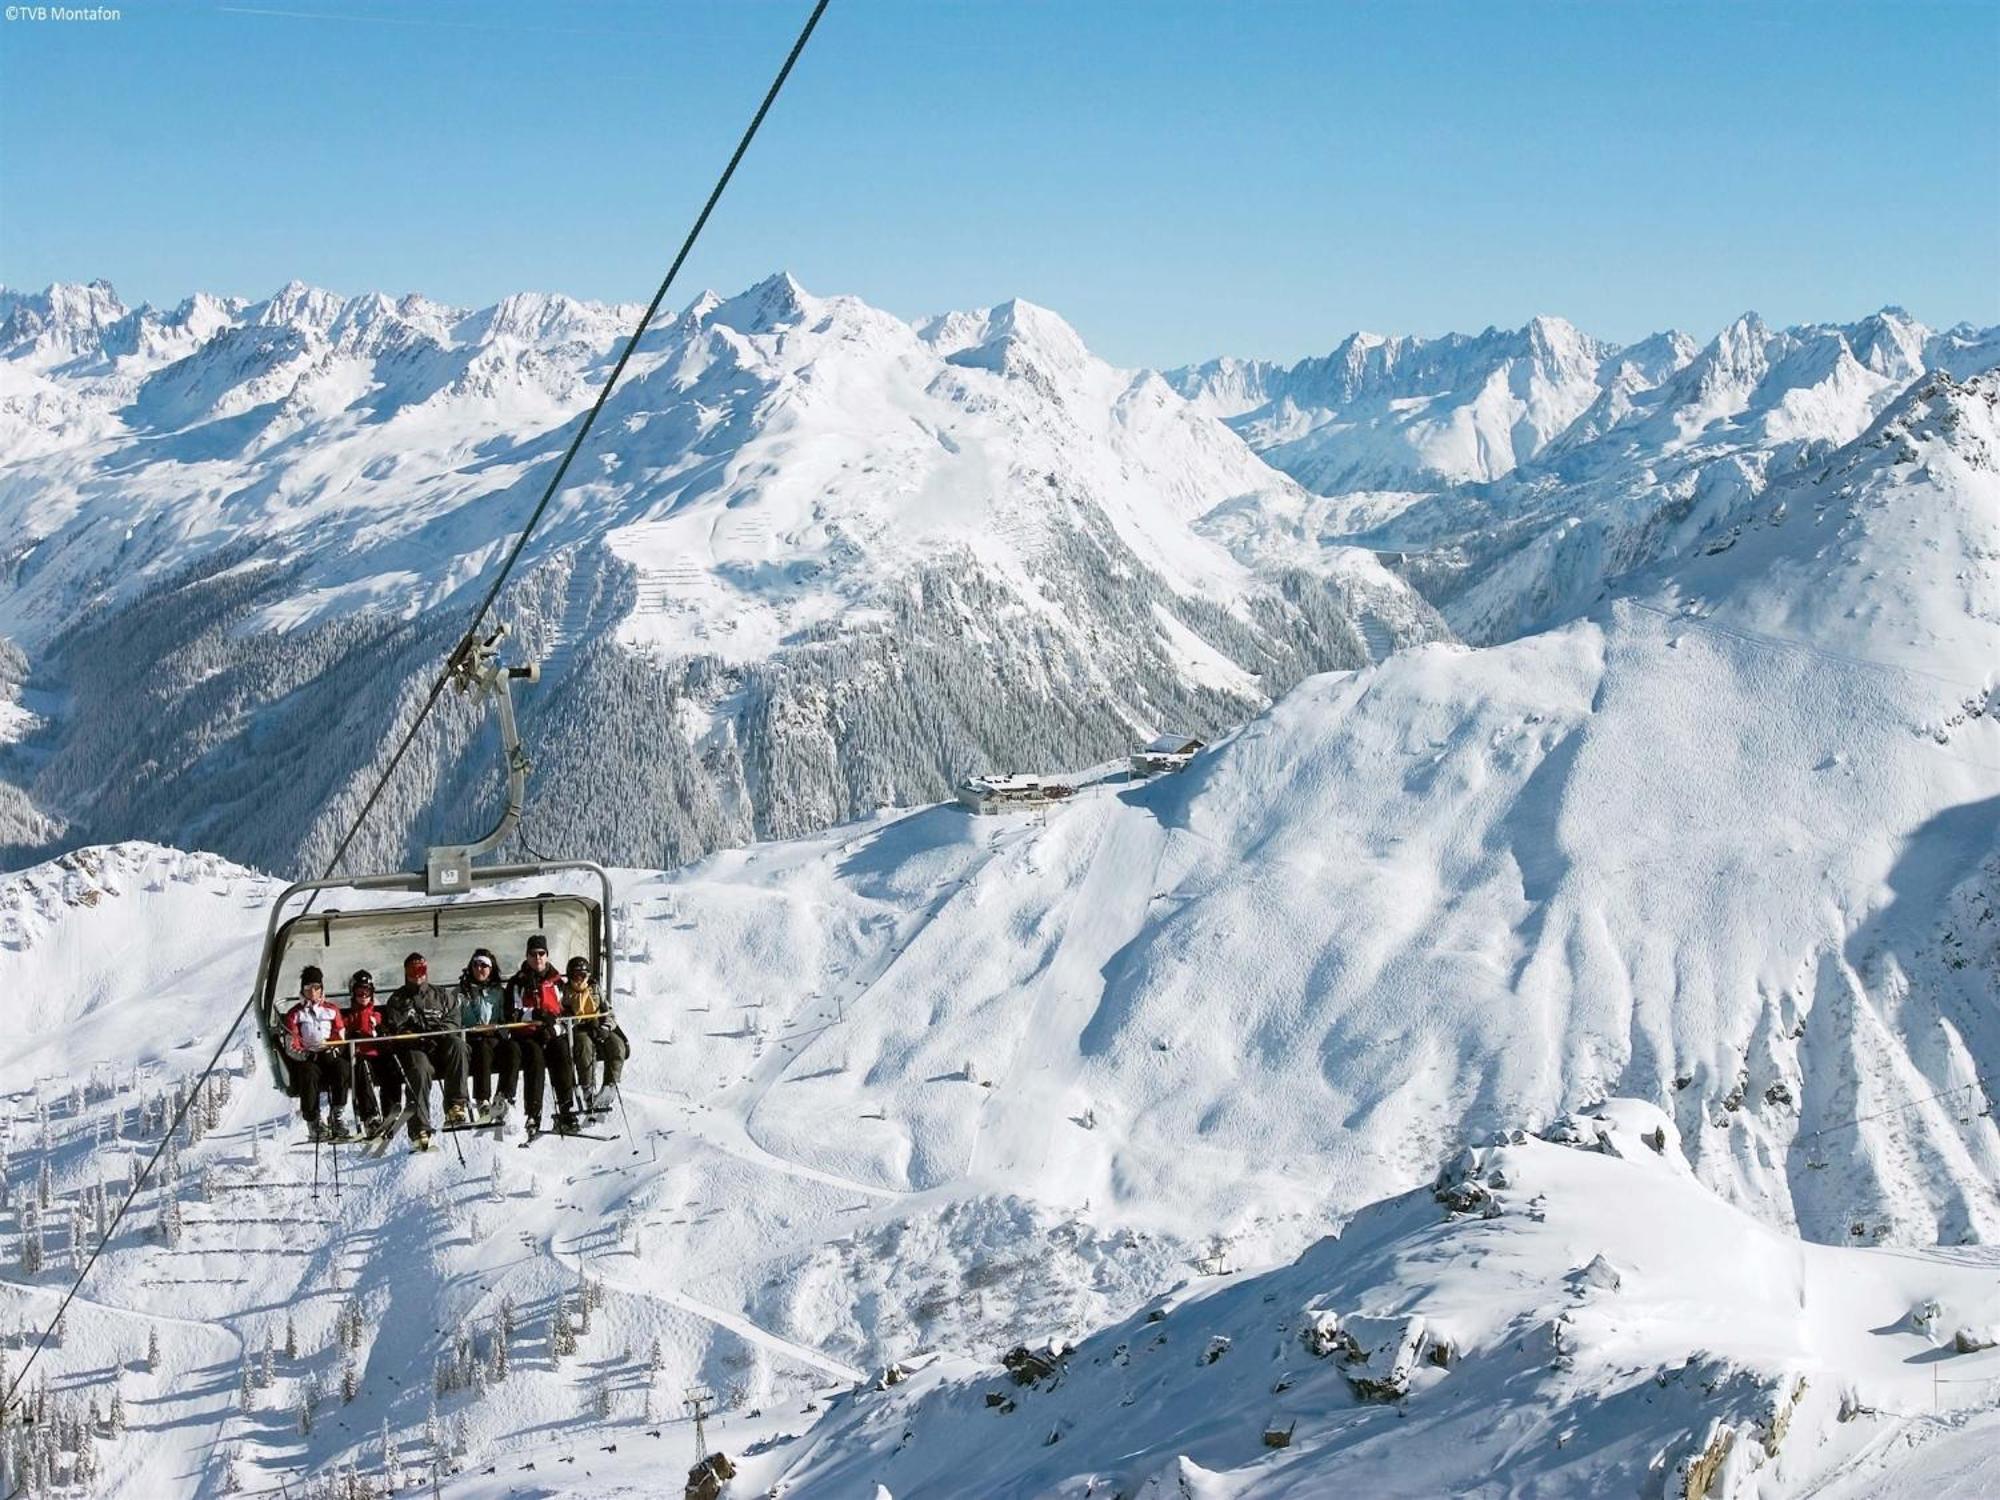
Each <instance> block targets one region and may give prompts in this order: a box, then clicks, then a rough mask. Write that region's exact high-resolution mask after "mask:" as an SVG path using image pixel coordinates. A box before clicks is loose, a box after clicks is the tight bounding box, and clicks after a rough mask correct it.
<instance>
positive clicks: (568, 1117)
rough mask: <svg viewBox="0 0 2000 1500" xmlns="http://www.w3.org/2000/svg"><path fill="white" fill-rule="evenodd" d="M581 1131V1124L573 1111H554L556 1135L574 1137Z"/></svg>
mask: <svg viewBox="0 0 2000 1500" xmlns="http://www.w3.org/2000/svg"><path fill="white" fill-rule="evenodd" d="M582 1129H583V1122H582V1121H581V1120H579V1119H577V1117H576V1111H575V1110H573V1109H559V1110H557V1111H556V1134H557V1135H575V1134H577V1133H578V1132H579V1131H581V1130H582Z"/></svg>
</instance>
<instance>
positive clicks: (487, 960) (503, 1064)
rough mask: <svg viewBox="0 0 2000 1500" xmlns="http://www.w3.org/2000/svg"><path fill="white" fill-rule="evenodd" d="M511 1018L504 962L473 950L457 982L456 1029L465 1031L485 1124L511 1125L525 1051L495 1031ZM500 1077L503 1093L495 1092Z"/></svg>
mask: <svg viewBox="0 0 2000 1500" xmlns="http://www.w3.org/2000/svg"><path fill="white" fill-rule="evenodd" d="M512 1019H513V1018H512V1017H511V1016H509V1015H508V1014H507V987H506V986H505V985H504V984H502V983H501V982H500V961H499V960H498V959H496V958H495V957H494V956H493V953H492V950H491V949H487V948H475V949H474V950H473V952H472V959H471V961H470V962H469V963H467V964H466V966H465V972H464V973H463V974H461V975H460V976H459V979H458V1024H459V1025H460V1026H462V1027H464V1028H465V1047H466V1056H467V1059H468V1062H469V1063H470V1066H471V1069H472V1098H473V1102H474V1104H476V1105H477V1107H478V1115H479V1119H480V1121H481V1123H482V1124H491V1125H498V1126H501V1127H502V1128H503V1129H504V1128H505V1126H506V1123H507V1111H508V1110H509V1109H511V1108H513V1105H514V1089H515V1086H516V1082H517V1080H518V1079H519V1077H520V1073H521V1048H520V1044H519V1043H518V1042H516V1041H515V1039H514V1033H513V1032H511V1031H496V1030H494V1029H493V1028H494V1027H497V1026H499V1025H500V1024H502V1023H503V1022H506V1021H509V1020H512ZM496 1072H497V1073H498V1074H499V1075H500V1076H499V1088H498V1089H497V1091H496V1090H495V1088H494V1076H493V1075H494V1074H495V1073H496Z"/></svg>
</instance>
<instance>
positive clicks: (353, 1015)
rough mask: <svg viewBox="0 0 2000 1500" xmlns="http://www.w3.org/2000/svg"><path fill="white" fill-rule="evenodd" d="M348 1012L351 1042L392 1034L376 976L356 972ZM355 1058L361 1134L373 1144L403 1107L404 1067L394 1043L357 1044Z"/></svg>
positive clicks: (349, 986)
mask: <svg viewBox="0 0 2000 1500" xmlns="http://www.w3.org/2000/svg"><path fill="white" fill-rule="evenodd" d="M347 997H348V998H347V1009H346V1010H345V1011H344V1012H342V1015H341V1021H342V1025H343V1027H344V1028H345V1030H346V1032H347V1035H348V1038H349V1039H350V1040H353V1039H354V1038H358V1037H379V1036H382V1035H383V1034H384V1033H385V1032H386V1031H387V1030H388V1023H387V1022H386V1021H384V1020H383V1018H382V1012H381V1010H380V1009H378V1008H377V1006H376V1004H375V976H374V975H373V974H371V973H369V972H368V971H367V970H366V969H356V970H355V971H354V973H353V974H352V975H351V976H350V977H349V979H348V981H347ZM349 1050H350V1052H351V1053H352V1055H353V1059H354V1060H353V1063H352V1071H353V1075H354V1112H355V1113H356V1114H357V1115H358V1116H359V1117H360V1124H361V1133H362V1134H363V1135H365V1136H367V1137H368V1138H369V1139H370V1140H374V1139H375V1138H377V1137H379V1136H380V1135H381V1134H382V1130H383V1122H384V1121H386V1120H387V1119H388V1118H389V1117H390V1116H392V1115H394V1114H396V1113H397V1111H399V1110H400V1109H401V1108H402V1107H403V1065H402V1064H401V1063H400V1062H398V1061H397V1059H396V1047H395V1044H394V1043H393V1042H387V1041H380V1042H374V1041H371V1042H356V1044H355V1045H354V1046H353V1047H352V1048H350V1049H349Z"/></svg>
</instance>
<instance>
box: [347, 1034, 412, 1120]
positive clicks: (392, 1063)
mask: <svg viewBox="0 0 2000 1500" xmlns="http://www.w3.org/2000/svg"><path fill="white" fill-rule="evenodd" d="M402 1107H403V1065H402V1063H401V1062H399V1061H397V1059H396V1054H395V1053H393V1052H381V1053H378V1054H377V1055H375V1056H374V1057H357V1058H355V1059H354V1112H355V1113H356V1114H358V1115H360V1116H361V1122H362V1123H363V1124H364V1125H365V1124H367V1123H368V1122H369V1121H370V1120H379V1119H381V1118H382V1116H384V1115H391V1114H394V1113H395V1112H396V1111H397V1110H399V1109H401V1108H402Z"/></svg>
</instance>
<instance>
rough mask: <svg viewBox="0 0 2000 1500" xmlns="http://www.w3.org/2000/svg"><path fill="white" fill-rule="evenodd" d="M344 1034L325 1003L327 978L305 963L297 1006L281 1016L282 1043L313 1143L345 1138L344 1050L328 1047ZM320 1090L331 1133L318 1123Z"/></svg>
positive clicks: (346, 1076)
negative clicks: (327, 1108) (330, 1117)
mask: <svg viewBox="0 0 2000 1500" xmlns="http://www.w3.org/2000/svg"><path fill="white" fill-rule="evenodd" d="M344 1035H345V1028H344V1027H343V1026H342V1024H341V1019H340V1012H339V1011H338V1010H336V1009H335V1008H334V1007H333V1005H332V1004H331V1003H330V1002H329V1001H328V1000H327V998H326V977H325V976H324V975H323V974H321V973H320V971H319V966H318V965H317V964H307V965H306V966H305V967H304V968H303V969H301V970H300V971H299V998H298V1001H297V1003H296V1004H294V1005H293V1006H292V1008H291V1009H290V1010H288V1011H286V1012H285V1024H284V1031H283V1035H282V1042H283V1047H284V1053H285V1069H286V1071H287V1072H288V1073H290V1074H291V1078H292V1092H293V1094H295V1095H296V1096H297V1097H298V1101H299V1113H300V1114H302V1115H303V1116H305V1121H306V1134H307V1135H308V1136H310V1137H311V1138H312V1139H313V1140H315V1141H322V1140H335V1141H338V1140H344V1139H346V1138H347V1127H346V1123H345V1122H344V1121H343V1120H342V1118H341V1112H342V1111H343V1110H345V1109H346V1108H347V1086H348V1079H349V1076H350V1073H349V1065H348V1058H347V1049H346V1048H345V1047H335V1046H332V1045H330V1044H331V1043H334V1042H338V1041H340V1040H342V1039H343V1037H344ZM322 1090H324V1091H325V1093H326V1096H327V1100H328V1102H329V1103H331V1104H332V1106H333V1124H332V1126H331V1128H328V1127H326V1126H323V1125H322V1124H321V1123H320V1115H319V1096H320V1093H321V1091H322Z"/></svg>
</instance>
